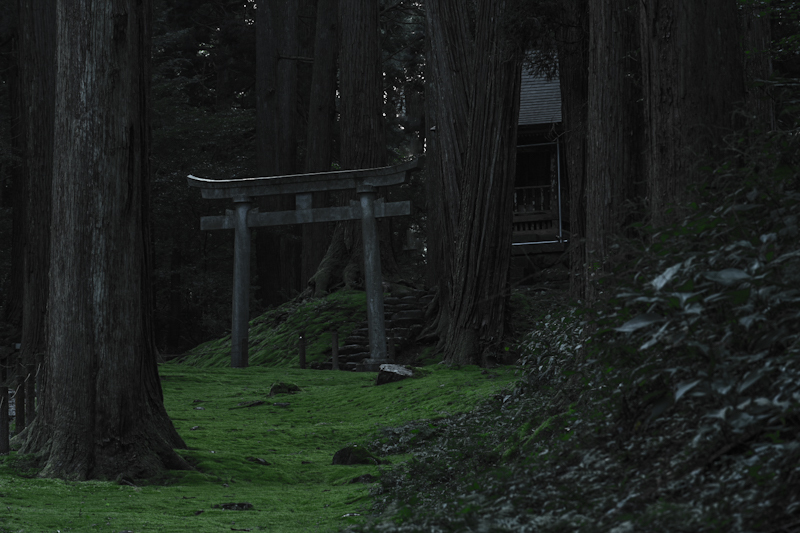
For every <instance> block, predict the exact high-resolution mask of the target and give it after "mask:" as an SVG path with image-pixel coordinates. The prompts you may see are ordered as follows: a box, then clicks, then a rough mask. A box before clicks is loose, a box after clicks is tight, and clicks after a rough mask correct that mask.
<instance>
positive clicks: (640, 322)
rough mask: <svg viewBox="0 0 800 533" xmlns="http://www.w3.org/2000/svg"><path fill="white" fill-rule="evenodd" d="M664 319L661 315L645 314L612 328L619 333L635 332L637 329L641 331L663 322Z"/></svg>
mask: <svg viewBox="0 0 800 533" xmlns="http://www.w3.org/2000/svg"><path fill="white" fill-rule="evenodd" d="M663 321H664V317H662V316H661V315H657V314H655V313H645V314H643V315H639V316H637V317H634V318H632V319H630V320H628V321H627V322H625V323H624V324H622V325H621V326H620V327H618V328H614V329H615V330H616V331H620V332H622V333H631V332H633V331H636V330H637V329H642V328H645V327H647V326H650V325H652V324H655V323H657V322H663Z"/></svg>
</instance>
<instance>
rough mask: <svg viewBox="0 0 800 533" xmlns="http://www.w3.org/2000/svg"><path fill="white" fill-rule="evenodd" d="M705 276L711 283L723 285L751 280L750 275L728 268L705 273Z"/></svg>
mask: <svg viewBox="0 0 800 533" xmlns="http://www.w3.org/2000/svg"><path fill="white" fill-rule="evenodd" d="M703 276H705V278H706V279H709V280H711V281H716V282H717V283H722V284H723V285H733V284H734V283H736V282H738V281H743V280H746V279H750V274H748V273H747V272H745V271H744V270H740V269H738V268H726V269H724V270H720V271H717V272H704V273H703Z"/></svg>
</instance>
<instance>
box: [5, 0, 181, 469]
mask: <svg viewBox="0 0 800 533" xmlns="http://www.w3.org/2000/svg"><path fill="white" fill-rule="evenodd" d="M57 11H58V17H57V19H56V20H57V50H58V52H57V57H56V64H57V73H58V75H57V78H56V79H57V83H56V95H57V96H56V110H57V112H56V119H55V133H54V135H55V138H56V139H59V142H58V143H56V144H55V145H54V173H53V204H52V206H53V208H52V209H53V210H52V226H51V227H52V235H51V247H50V254H51V265H52V275H51V276H50V300H49V308H48V314H47V346H48V354H47V358H46V364H47V366H48V376H50V379H49V381H48V385H47V388H46V390H45V391H44V392H45V394H44V395H43V398H42V402H41V404H40V406H39V407H40V409H39V415H38V416H37V418H36V421H35V422H34V424H33V425H32V426H31V427H30V430H29V431H28V432H27V435H25V437H26V438H25V440H24V443H23V446H22V448H21V453H35V454H37V455H39V456H40V458H41V460H42V465H43V469H42V471H41V472H40V475H41V476H45V477H63V478H68V479H87V478H106V479H108V478H115V477H118V476H129V477H133V478H135V477H147V476H152V475H154V474H156V473H157V472H159V471H160V470H162V469H163V468H165V467H166V468H188V465H187V464H186V462H185V461H184V460H183V459H182V458H181V457H180V456H179V455H177V454H176V453H175V451H174V449H173V448H175V447H184V446H185V445H184V443H183V441H182V439H181V438H180V437H179V436H178V434H177V432H176V431H175V429H174V427H173V425H172V422H171V421H170V420H169V417H168V416H167V414H166V411H165V409H164V405H163V398H162V392H161V386H160V383H159V377H158V368H157V365H156V352H155V349H154V344H153V338H152V328H151V324H150V323H149V318H148V316H147V315H148V311H149V309H148V306H149V305H150V296H149V294H148V287H147V284H146V282H145V278H146V277H147V274H148V272H147V268H148V266H149V263H148V258H147V246H148V245H147V239H148V238H149V232H148V230H147V228H146V224H147V218H146V216H145V215H144V212H146V209H147V207H146V206H145V205H143V203H144V202H146V201H147V200H148V187H147V182H148V179H149V174H148V173H149V162H148V159H149V117H148V100H149V83H150V81H149V80H150V73H149V68H148V64H149V60H150V2H149V1H147V0H58V2H57Z"/></svg>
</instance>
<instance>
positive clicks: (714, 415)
mask: <svg viewBox="0 0 800 533" xmlns="http://www.w3.org/2000/svg"><path fill="white" fill-rule="evenodd" d="M728 409H730V407H723V408H722V409H720V410H719V411H712V412H711V413H708V414H706V415H703V418H719V419H720V420H725V413H727V412H728Z"/></svg>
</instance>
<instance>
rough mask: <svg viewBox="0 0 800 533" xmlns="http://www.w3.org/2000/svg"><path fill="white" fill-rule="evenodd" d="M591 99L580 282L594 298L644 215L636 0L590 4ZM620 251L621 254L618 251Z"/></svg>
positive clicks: (615, 0) (597, 1) (587, 293)
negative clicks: (619, 245) (622, 242)
mask: <svg viewBox="0 0 800 533" xmlns="http://www.w3.org/2000/svg"><path fill="white" fill-rule="evenodd" d="M589 21H590V22H589V24H590V31H589V34H590V36H589V41H590V45H589V82H588V89H589V101H588V109H587V113H588V115H587V126H588V127H587V130H586V144H587V151H586V169H587V176H586V220H587V221H590V222H589V223H587V225H586V262H585V264H586V266H587V268H586V270H585V272H584V274H583V277H582V281H583V283H584V285H585V287H584V290H583V291H581V292H582V294H585V296H586V298H587V299H588V300H592V299H594V297H595V296H596V295H595V286H594V284H593V283H592V279H593V278H594V277H595V276H597V275H602V274H603V272H609V271H610V268H611V266H612V264H611V263H613V259H612V255H614V252H613V251H612V249H611V246H612V244H613V243H614V241H615V240H616V239H617V237H619V236H621V235H622V233H623V231H624V229H625V227H626V226H627V225H628V224H630V223H632V222H634V221H635V220H638V219H640V218H641V212H640V211H641V210H640V209H638V204H639V203H640V202H641V198H642V192H643V189H644V188H643V183H642V171H643V162H642V155H641V154H642V148H643V142H642V136H643V134H644V116H643V109H642V104H641V88H640V87H641V86H640V81H641V80H640V72H641V71H640V67H639V64H638V62H636V61H635V60H634V59H633V57H634V54H635V51H636V49H637V47H638V46H639V41H638V33H637V29H638V22H639V21H638V0H626V1H625V3H624V4H622V3H620V2H619V1H618V0H594V1H592V2H591V3H590V4H589ZM617 255H618V254H617Z"/></svg>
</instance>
